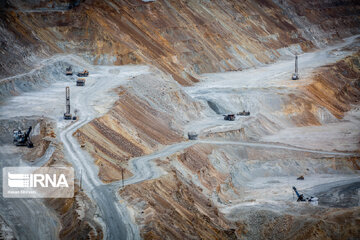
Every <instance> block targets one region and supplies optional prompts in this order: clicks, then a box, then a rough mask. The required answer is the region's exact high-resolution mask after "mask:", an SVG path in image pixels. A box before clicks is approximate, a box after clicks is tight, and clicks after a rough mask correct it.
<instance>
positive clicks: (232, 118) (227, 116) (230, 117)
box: [224, 114, 236, 121]
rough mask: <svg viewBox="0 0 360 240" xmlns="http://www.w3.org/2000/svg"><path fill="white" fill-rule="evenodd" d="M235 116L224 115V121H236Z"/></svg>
mask: <svg viewBox="0 0 360 240" xmlns="http://www.w3.org/2000/svg"><path fill="white" fill-rule="evenodd" d="M235 118H236V117H235V114H227V115H224V120H227V121H235Z"/></svg>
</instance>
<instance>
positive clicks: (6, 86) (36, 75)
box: [0, 57, 80, 102]
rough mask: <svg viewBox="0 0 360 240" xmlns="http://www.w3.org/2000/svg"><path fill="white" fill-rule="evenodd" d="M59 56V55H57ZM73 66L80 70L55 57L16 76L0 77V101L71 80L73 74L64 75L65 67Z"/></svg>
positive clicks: (77, 69)
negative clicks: (57, 82)
mask: <svg viewBox="0 0 360 240" xmlns="http://www.w3.org/2000/svg"><path fill="white" fill-rule="evenodd" d="M59 58H60V57H59ZM69 66H73V70H74V71H80V67H79V66H76V65H75V66H74V63H69V62H67V61H62V60H60V59H59V60H56V57H54V58H53V59H49V60H48V61H45V62H44V63H43V65H40V66H38V67H37V68H34V69H32V70H31V71H29V72H25V73H22V74H20V75H17V76H13V77H9V78H5V79H0V102H3V101H5V100H6V99H7V98H8V97H11V96H17V95H20V94H22V93H25V92H31V91H37V90H40V89H41V88H45V87H49V86H50V85H51V84H52V83H55V82H56V81H71V80H74V79H75V76H66V75H65V69H66V68H67V67H69Z"/></svg>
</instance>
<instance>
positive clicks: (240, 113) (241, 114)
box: [237, 110, 250, 116]
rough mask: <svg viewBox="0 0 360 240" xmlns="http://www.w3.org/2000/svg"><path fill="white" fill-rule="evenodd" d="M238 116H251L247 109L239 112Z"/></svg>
mask: <svg viewBox="0 0 360 240" xmlns="http://www.w3.org/2000/svg"><path fill="white" fill-rule="evenodd" d="M237 115H238V116H250V112H246V111H245V110H244V111H242V112H238V114H237Z"/></svg>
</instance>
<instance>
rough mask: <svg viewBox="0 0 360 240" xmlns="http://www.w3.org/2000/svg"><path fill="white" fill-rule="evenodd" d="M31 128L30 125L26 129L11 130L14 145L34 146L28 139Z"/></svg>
mask: <svg viewBox="0 0 360 240" xmlns="http://www.w3.org/2000/svg"><path fill="white" fill-rule="evenodd" d="M31 130H32V127H31V126H30V127H29V129H28V130H27V131H25V130H20V129H18V130H16V129H14V131H13V136H14V141H13V142H14V144H15V145H16V146H27V147H28V148H32V147H34V144H33V143H32V142H31V139H30V132H31Z"/></svg>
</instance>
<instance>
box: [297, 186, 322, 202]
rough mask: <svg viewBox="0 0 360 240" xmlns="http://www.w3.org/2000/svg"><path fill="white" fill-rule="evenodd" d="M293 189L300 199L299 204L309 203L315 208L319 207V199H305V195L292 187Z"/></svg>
mask: <svg viewBox="0 0 360 240" xmlns="http://www.w3.org/2000/svg"><path fill="white" fill-rule="evenodd" d="M292 188H293V190H294V192H295V194H296V196H297V197H298V199H297V202H309V203H311V204H312V205H314V206H317V205H318V201H319V199H318V198H317V197H313V196H311V197H305V195H304V194H300V193H299V192H298V191H297V189H296V187H292Z"/></svg>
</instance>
